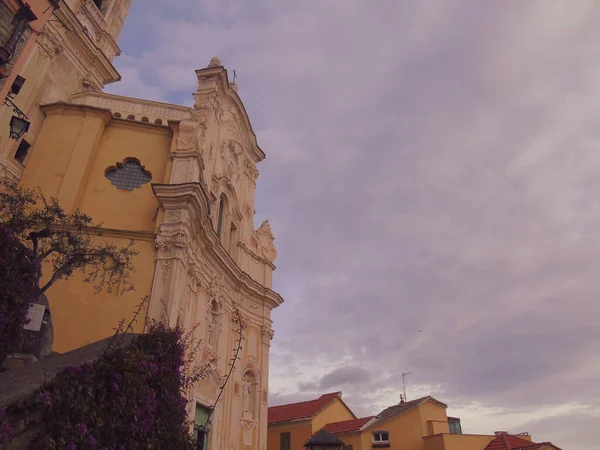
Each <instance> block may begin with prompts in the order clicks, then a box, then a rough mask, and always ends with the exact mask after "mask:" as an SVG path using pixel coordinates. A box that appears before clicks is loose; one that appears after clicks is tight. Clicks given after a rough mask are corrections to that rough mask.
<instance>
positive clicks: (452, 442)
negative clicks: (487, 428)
mask: <svg viewBox="0 0 600 450" xmlns="http://www.w3.org/2000/svg"><path fill="white" fill-rule="evenodd" d="M494 437H495V436H489V435H481V434H438V435H435V436H428V437H426V438H425V439H423V442H424V443H425V447H424V450H483V449H484V448H485V447H486V446H487V445H488V444H489V443H490V442H491V441H492V440H494Z"/></svg>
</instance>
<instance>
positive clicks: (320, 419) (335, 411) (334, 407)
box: [312, 398, 356, 433]
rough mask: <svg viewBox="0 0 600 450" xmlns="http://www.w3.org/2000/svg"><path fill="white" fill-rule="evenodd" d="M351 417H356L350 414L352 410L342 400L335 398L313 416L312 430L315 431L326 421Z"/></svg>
mask: <svg viewBox="0 0 600 450" xmlns="http://www.w3.org/2000/svg"><path fill="white" fill-rule="evenodd" d="M352 419H356V416H355V415H354V414H352V411H350V410H349V409H348V407H347V406H346V405H345V404H344V402H342V401H341V400H340V399H339V398H336V399H335V400H334V401H333V402H331V404H329V406H327V408H325V409H324V410H323V411H321V412H320V413H319V414H317V415H316V416H315V417H313V420H312V432H313V433H316V432H317V431H319V430H320V429H321V428H323V427H324V426H325V425H327V424H328V423H332V422H342V421H344V420H352Z"/></svg>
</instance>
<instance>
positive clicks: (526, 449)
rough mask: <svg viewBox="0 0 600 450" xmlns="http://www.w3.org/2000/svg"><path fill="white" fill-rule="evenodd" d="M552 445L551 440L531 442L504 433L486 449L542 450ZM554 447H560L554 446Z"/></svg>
mask: <svg viewBox="0 0 600 450" xmlns="http://www.w3.org/2000/svg"><path fill="white" fill-rule="evenodd" d="M549 445H552V444H551V443H550V442H540V443H537V442H531V441H528V440H527V439H522V438H520V437H518V436H514V435H512V434H508V433H502V434H501V435H500V436H496V438H495V439H494V440H493V441H492V442H490V443H489V444H488V446H487V447H486V448H485V450H518V449H523V450H542V449H544V448H546V447H547V446H549ZM553 447H554V448H558V447H556V446H553Z"/></svg>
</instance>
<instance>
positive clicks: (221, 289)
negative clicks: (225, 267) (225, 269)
mask: <svg viewBox="0 0 600 450" xmlns="http://www.w3.org/2000/svg"><path fill="white" fill-rule="evenodd" d="M206 291H207V292H208V295H209V296H210V298H211V300H213V299H214V300H222V299H223V297H225V278H224V277H223V275H221V274H218V275H216V276H214V277H213V279H212V280H211V281H210V283H209V284H208V287H207V288H206Z"/></svg>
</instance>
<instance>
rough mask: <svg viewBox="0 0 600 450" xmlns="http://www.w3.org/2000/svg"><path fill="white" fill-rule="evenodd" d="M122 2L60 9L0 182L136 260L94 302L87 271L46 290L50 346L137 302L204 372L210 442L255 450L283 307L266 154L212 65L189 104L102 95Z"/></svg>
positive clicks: (112, 75) (106, 327) (261, 435)
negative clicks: (73, 215) (90, 228)
mask: <svg viewBox="0 0 600 450" xmlns="http://www.w3.org/2000/svg"><path fill="white" fill-rule="evenodd" d="M129 6H130V0H103V1H100V0H94V1H92V0H65V2H64V4H62V6H61V8H60V9H59V10H57V12H56V14H57V17H58V19H59V20H57V21H52V22H49V23H48V25H47V26H46V27H45V29H44V32H43V35H42V36H40V37H39V39H38V46H39V48H38V49H36V52H37V55H38V56H39V55H42V54H43V57H41V58H40V57H35V58H32V59H31V61H30V65H29V66H26V68H25V69H24V70H25V71H27V70H29V72H28V77H25V78H27V82H31V83H32V85H35V86H37V87H39V89H32V91H31V98H29V99H28V100H27V101H29V102H30V108H29V109H28V112H29V115H30V118H31V119H32V127H31V131H30V133H28V134H27V135H25V137H24V139H29V140H30V142H29V144H30V149H29V150H28V152H27V154H26V156H25V157H24V158H23V160H22V161H18V163H19V164H18V165H16V164H14V161H12V160H11V158H12V159H14V156H11V155H13V153H14V149H13V153H11V152H10V151H7V150H6V151H4V153H3V158H4V162H3V163H2V166H1V167H4V171H5V175H12V176H14V177H16V178H19V179H20V183H21V184H22V185H24V186H26V187H40V188H41V189H42V190H43V192H44V193H45V194H46V195H47V196H54V197H56V198H57V199H58V200H59V202H60V204H61V205H62V207H63V208H64V209H65V210H67V211H74V210H75V209H79V210H81V211H83V212H85V213H87V214H89V215H90V216H92V218H93V219H94V221H96V222H101V223H102V229H101V230H102V236H101V237H99V239H109V240H112V241H114V242H115V243H117V244H119V245H127V243H128V242H130V241H131V240H133V241H134V242H135V248H136V249H137V250H138V252H139V254H138V255H137V256H136V257H135V259H134V264H135V272H133V273H132V275H131V280H130V281H131V283H132V284H134V285H135V288H136V289H135V291H127V290H125V289H122V286H116V287H114V288H112V289H105V290H103V291H102V292H100V293H98V294H95V293H94V292H93V288H92V287H91V286H90V285H89V283H85V282H84V281H83V278H84V275H83V274H77V275H74V276H73V277H71V278H70V279H68V280H62V281H59V282H57V283H56V284H55V285H53V286H52V287H51V288H50V289H49V290H48V291H47V295H48V298H49V302H50V308H51V312H52V318H53V323H54V333H55V338H54V350H55V351H57V352H65V351H68V350H71V349H74V348H77V347H80V346H82V345H86V344H88V343H91V342H95V341H97V340H100V339H103V338H106V337H107V336H110V335H111V334H112V333H113V332H114V331H113V330H114V328H115V326H116V325H117V324H118V322H119V321H120V320H121V319H126V320H127V319H130V318H131V317H132V316H133V314H134V311H135V309H136V305H137V304H139V302H140V298H142V297H145V296H147V297H148V299H149V301H148V303H147V309H146V310H145V311H144V313H145V315H146V317H147V318H148V319H161V318H165V317H166V318H167V320H168V321H169V322H170V324H171V325H176V324H179V325H180V326H181V327H183V328H184V330H187V331H188V332H190V333H192V334H193V338H194V344H196V345H197V347H196V348H197V351H198V354H197V355H196V361H198V362H206V363H208V362H211V366H210V367H211V369H210V373H209V375H208V376H207V377H206V378H204V379H202V380H200V381H199V382H198V383H197V384H196V385H195V386H193V388H192V389H191V391H190V392H189V393H188V398H189V399H190V400H191V401H190V409H189V415H190V418H191V419H194V421H195V424H196V426H195V432H196V433H197V434H198V435H199V436H200V437H201V439H203V441H204V444H205V446H206V445H208V446H209V447H210V448H211V449H214V450H216V449H227V450H230V449H242V448H244V449H256V450H264V449H266V440H267V400H268V369H269V348H270V341H271V339H272V338H273V330H272V322H271V311H272V309H273V308H275V307H277V306H278V305H280V304H281V303H282V302H283V299H282V298H281V297H280V296H279V295H278V294H277V293H276V292H274V291H273V290H272V274H273V271H274V269H275V265H274V261H275V257H276V250H275V246H274V237H273V234H272V232H271V229H270V226H269V223H268V222H267V221H265V222H263V223H262V224H261V225H260V226H259V227H255V224H254V220H253V219H254V214H255V212H254V197H255V192H256V183H257V179H258V170H257V165H258V163H260V162H261V161H262V160H263V159H264V158H265V154H264V153H263V151H262V150H261V148H260V147H259V146H258V144H257V141H256V136H255V134H254V132H253V130H252V127H251V125H250V121H249V118H248V115H247V113H246V110H245V108H244V105H243V104H242V102H241V100H240V97H239V95H238V88H237V86H236V85H235V83H233V82H231V81H229V79H228V74H227V71H226V69H225V68H224V67H223V66H222V65H221V63H220V61H219V60H218V58H213V59H212V60H211V61H210V64H209V65H208V66H207V67H206V68H203V69H200V70H197V71H196V75H197V79H198V85H197V86H198V87H197V91H196V92H195V93H194V94H193V95H194V106H193V107H185V106H180V105H172V104H167V103H160V102H153V101H148V100H141V99H134V98H128V97H123V96H117V95H110V94H106V93H104V92H102V87H103V86H104V85H105V84H107V83H110V82H113V81H117V80H118V79H119V75H118V73H117V72H116V70H115V69H114V67H113V65H112V60H113V59H114V57H115V56H116V55H117V54H118V53H119V49H118V47H117V45H116V40H117V38H118V35H119V33H120V31H121V28H122V26H123V23H124V20H125V16H126V14H127V12H128V10H129ZM65 23H66V24H68V25H69V27H68V28H67V27H65V26H64V24H65ZM31 65H33V66H34V68H35V69H36V70H33V69H32V67H31ZM41 66H43V68H44V70H38V69H39V68H40V67H41ZM33 74H37V75H36V76H33ZM17 144H18V143H15V145H17ZM1 145H4V146H5V147H1V148H8V147H6V145H8V144H7V143H6V142H2V143H0V146H1ZM144 326H145V324H144V323H137V324H136V325H135V327H136V328H135V331H137V332H143V330H144ZM240 338H241V339H242V345H241V349H240V350H239V351H238V343H239V340H240ZM236 351H237V356H238V357H237V358H236V359H234V356H235V354H236ZM232 364H234V366H233V370H232V372H231V373H232V376H231V378H230V380H229V382H227V384H226V385H225V387H224V388H223V386H224V383H225V379H226V376H227V374H228V373H229V371H230V370H231V369H232ZM222 388H223V389H222ZM221 390H222V393H221V395H220V392H221ZM219 395H220V399H219V401H218V402H217V399H218V398H219ZM209 416H210V422H208V426H205V425H206V424H207V418H208V417H209Z"/></svg>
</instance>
